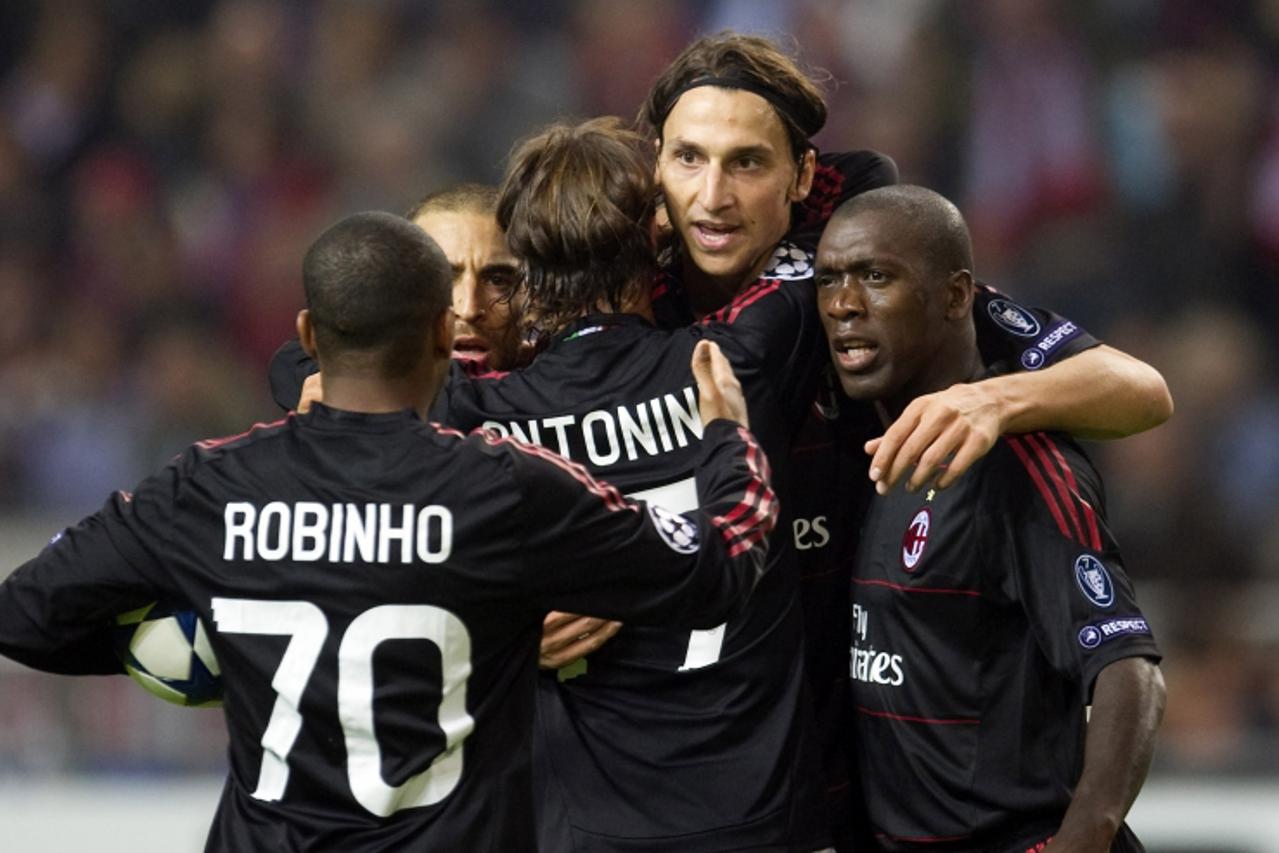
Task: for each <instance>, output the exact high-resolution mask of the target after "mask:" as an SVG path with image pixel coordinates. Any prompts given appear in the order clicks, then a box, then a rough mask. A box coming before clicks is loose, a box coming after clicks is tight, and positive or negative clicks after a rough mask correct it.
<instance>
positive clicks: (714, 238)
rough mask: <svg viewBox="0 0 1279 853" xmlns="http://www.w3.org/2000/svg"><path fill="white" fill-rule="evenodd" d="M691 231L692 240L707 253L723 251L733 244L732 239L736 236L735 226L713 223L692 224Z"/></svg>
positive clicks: (736, 229)
mask: <svg viewBox="0 0 1279 853" xmlns="http://www.w3.org/2000/svg"><path fill="white" fill-rule="evenodd" d="M691 230H692V232H693V240H694V241H695V242H696V243H697V245H698V246H699V247H700V248H701V249H703V250H704V251H707V252H715V251H719V250H721V249H724V248H725V247H727V246H728V245H729V244H730V243H732V242H733V238H734V237H736V236H737V232H738V228H737V226H736V225H726V224H721V223H715V222H694V223H693V227H692V229H691Z"/></svg>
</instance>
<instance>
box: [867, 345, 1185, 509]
mask: <svg viewBox="0 0 1279 853" xmlns="http://www.w3.org/2000/svg"><path fill="white" fill-rule="evenodd" d="M1171 415H1172V396H1171V395H1170V394H1169V392H1168V386H1167V384H1166V383H1165V382H1164V380H1163V377H1162V376H1160V375H1159V372H1158V371H1157V370H1155V369H1154V368H1153V367H1151V366H1150V365H1148V364H1146V363H1145V362H1143V361H1140V360H1138V359H1136V358H1133V357H1132V356H1130V355H1127V354H1126V353H1123V352H1120V351H1119V350H1116V349H1114V348H1112V347H1108V346H1104V345H1102V346H1097V347H1093V348H1091V349H1088V350H1085V351H1084V352H1081V353H1079V354H1078V355H1074V356H1072V357H1070V358H1067V359H1064V360H1062V361H1059V362H1057V363H1055V364H1053V365H1051V366H1049V367H1046V368H1044V369H1043V370H1039V371H1026V372H1021V373H1012V374H1008V375H1005V376H998V377H993V378H990V379H984V380H982V381H980V382H972V383H965V384H960V385H954V386H951V387H950V388H947V389H946V390H944V391H939V392H937V393H935V394H927V395H925V396H922V397H918V398H916V399H915V400H914V401H913V402H911V404H910V405H909V406H907V407H906V410H905V411H903V412H902V415H901V417H899V418H898V419H897V420H896V421H894V423H893V424H892V426H891V427H889V428H888V430H887V431H886V432H885V433H884V435H883V436H881V437H880V438H877V439H873V440H872V441H870V442H867V444H866V452H867V453H870V454H872V459H871V466H870V477H871V479H872V480H874V481H875V482H876V489H878V490H879V492H880V493H881V494H885V493H887V492H888V491H889V489H891V488H892V487H893V486H894V485H895V484H896V483H897V482H898V481H899V480H900V479H901V478H902V477H903V476H905V475H906V474H907V472H911V469H912V468H913V469H914V470H913V472H911V473H910V478H909V479H908V480H907V488H909V489H911V490H915V489H919V488H922V487H923V486H924V485H925V484H926V483H928V482H929V481H931V480H932V479H933V478H934V477H937V483H936V485H937V487H938V488H945V487H946V486H949V485H950V484H951V483H953V482H954V481H955V480H956V479H957V478H958V477H959V476H960V475H961V474H963V473H964V472H965V471H966V470H968V468H969V467H970V466H971V465H972V464H973V462H975V461H976V460H978V459H980V458H981V457H982V456H984V455H985V454H986V453H987V452H988V451H989V450H990V448H991V447H992V446H993V445H994V443H995V440H996V439H997V438H998V437H999V436H1000V435H1004V434H1008V433H1025V432H1034V431H1038V430H1057V431H1062V432H1068V433H1071V434H1073V435H1075V436H1077V437H1079V438H1122V437H1124V436H1128V435H1133V434H1135V433H1139V432H1143V431H1145V430H1148V429H1151V428H1152V427H1156V426H1158V425H1159V424H1161V423H1163V422H1164V421H1166V420H1167V419H1168V418H1169V417H1170V416H1171ZM948 460H949V461H948ZM943 466H944V470H942V469H943ZM939 472H940V476H937V475H938V473H939Z"/></svg>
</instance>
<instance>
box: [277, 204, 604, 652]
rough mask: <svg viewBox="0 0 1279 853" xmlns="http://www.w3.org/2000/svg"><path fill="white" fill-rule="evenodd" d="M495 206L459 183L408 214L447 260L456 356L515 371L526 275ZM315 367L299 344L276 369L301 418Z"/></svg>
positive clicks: (315, 383) (314, 386) (316, 379)
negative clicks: (519, 289) (294, 387)
mask: <svg viewBox="0 0 1279 853" xmlns="http://www.w3.org/2000/svg"><path fill="white" fill-rule="evenodd" d="M496 206H497V188H496V187H491V186H487V185H485V184H457V185H456V186H452V187H447V188H445V189H443V190H439V191H437V192H433V193H431V194H429V195H427V196H426V197H425V198H423V199H422V200H421V201H419V202H418V203H417V204H416V205H414V206H413V209H412V210H410V211H409V212H408V214H407V217H408V218H409V219H411V220H413V222H415V223H416V224H417V225H418V226H420V227H421V228H422V230H423V231H425V232H426V233H427V234H429V235H430V236H431V239H432V240H434V241H435V243H436V245H438V246H439V247H440V249H441V250H443V252H444V257H446V258H448V261H449V267H450V268H451V269H452V272H453V312H454V315H455V320H454V323H453V358H455V359H458V360H460V361H463V362H465V363H467V365H468V367H469V369H470V370H472V371H473V372H475V373H484V372H487V371H490V370H496V371H502V370H510V369H512V368H514V367H517V366H518V365H519V364H522V363H523V362H525V361H527V360H528V357H529V356H530V355H531V353H530V352H529V348H528V347H525V346H523V345H522V343H521V334H520V328H521V327H520V322H519V311H518V310H517V307H516V304H515V301H514V300H513V299H512V294H513V293H515V286H516V284H518V281H519V277H520V275H521V273H520V269H519V263H518V262H517V261H516V259H515V258H514V257H513V256H512V255H511V250H510V249H509V248H507V245H506V236H505V235H504V234H503V233H502V229H501V228H499V227H498V225H497V218H496V216H495V215H494V208H495V207H496ZM314 366H315V365H314V362H313V360H312V359H311V358H310V357H309V356H307V354H306V352H305V351H304V350H303V349H302V347H301V345H300V344H299V343H298V342H297V340H296V339H295V340H292V341H290V342H289V343H287V344H285V345H284V346H283V347H281V349H280V351H279V352H278V353H277V354H276V357H275V358H274V359H273V360H272V363H271V370H272V374H273V376H274V375H275V374H276V372H277V371H278V372H279V374H280V376H281V377H282V378H281V379H280V380H276V379H274V378H273V380H272V382H273V383H275V382H276V381H282V382H285V383H289V384H291V383H293V382H295V381H296V382H301V383H302V392H301V395H300V397H299V396H297V395H296V394H295V396H294V399H295V400H297V401H298V404H297V406H296V408H297V410H298V411H300V412H305V411H306V410H307V409H308V408H309V407H310V405H311V402H312V401H313V400H320V399H322V398H323V390H322V387H321V385H322V380H321V376H320V374H319V373H311V371H312V370H313V369H314ZM308 373H309V374H310V375H307V374H308ZM285 408H286V409H291V408H294V406H293V405H291V404H290V405H288V406H285ZM595 624H596V625H597V626H598V624H599V623H598V620H597V621H596V623H595ZM579 627H580V626H579Z"/></svg>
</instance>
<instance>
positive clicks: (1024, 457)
mask: <svg viewBox="0 0 1279 853" xmlns="http://www.w3.org/2000/svg"><path fill="white" fill-rule="evenodd" d="M1006 438H1007V441H1008V446H1009V447H1011V448H1012V449H1013V453H1016V454H1017V458H1018V459H1020V460H1021V464H1022V466H1023V467H1025V469H1026V473H1027V474H1029V475H1030V479H1031V480H1032V481H1033V482H1034V484H1035V487H1036V488H1038V489H1039V494H1041V495H1043V497H1044V502H1045V503H1047V504H1048V511H1049V512H1051V513H1052V516H1053V518H1054V519H1056V521H1057V527H1058V529H1060V530H1061V535H1062V536H1065V537H1066V538H1067V539H1070V538H1071V536H1070V528H1068V527H1067V526H1066V518H1065V516H1063V515H1062V514H1061V507H1059V506H1057V500H1056V498H1054V497H1053V493H1052V489H1050V488H1048V484H1047V483H1045V482H1044V478H1043V475H1041V474H1040V473H1039V469H1038V468H1036V467H1035V463H1034V461H1033V460H1032V459H1031V458H1030V453H1029V452H1027V450H1026V448H1024V447H1022V446H1021V440H1020V439H1018V438H1017V437H1015V436H1011V435H1010V436H1007V437H1006Z"/></svg>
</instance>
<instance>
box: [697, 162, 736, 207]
mask: <svg viewBox="0 0 1279 853" xmlns="http://www.w3.org/2000/svg"><path fill="white" fill-rule="evenodd" d="M732 200H733V195H732V190H731V188H730V187H729V185H728V176H727V175H725V174H724V167H723V166H722V165H720V164H719V163H716V162H711V163H710V164H709V165H708V166H707V167H706V171H705V173H704V175H703V176H702V188H701V192H699V193H698V194H697V201H698V203H699V204H700V205H701V206H702V208H703V209H705V210H707V211H715V210H720V209H722V208H725V207H727V206H728V205H729V204H730V203H731V202H732Z"/></svg>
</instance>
